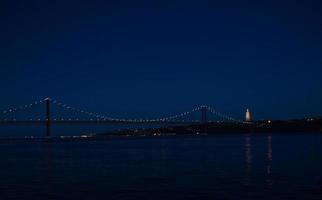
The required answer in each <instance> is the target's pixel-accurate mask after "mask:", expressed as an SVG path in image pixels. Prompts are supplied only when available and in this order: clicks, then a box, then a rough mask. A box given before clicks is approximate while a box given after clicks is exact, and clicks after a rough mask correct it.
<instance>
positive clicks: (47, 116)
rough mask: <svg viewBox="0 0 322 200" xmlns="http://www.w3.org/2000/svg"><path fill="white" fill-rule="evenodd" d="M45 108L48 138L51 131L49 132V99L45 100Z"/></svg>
mask: <svg viewBox="0 0 322 200" xmlns="http://www.w3.org/2000/svg"><path fill="white" fill-rule="evenodd" d="M45 106H46V137H47V138H50V136H51V132H50V131H51V130H50V125H51V123H50V98H48V97H47V98H46V99H45Z"/></svg>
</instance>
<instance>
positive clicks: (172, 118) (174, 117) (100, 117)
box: [0, 98, 243, 123]
mask: <svg viewBox="0 0 322 200" xmlns="http://www.w3.org/2000/svg"><path fill="white" fill-rule="evenodd" d="M47 100H49V101H50V102H51V103H53V104H55V105H57V106H58V107H61V108H64V109H67V110H70V111H74V112H78V113H82V114H85V115H87V116H89V117H91V119H90V120H93V119H92V118H95V119H96V120H102V121H115V122H176V120H177V119H179V118H182V117H185V116H187V115H190V114H192V113H194V112H198V111H200V110H201V109H203V108H206V109H207V110H208V111H210V113H212V114H214V115H216V116H218V117H220V118H222V119H226V120H229V121H234V122H239V123H242V122H243V121H242V120H238V119H235V118H233V117H230V116H228V115H225V114H222V113H220V112H217V111H216V110H215V109H213V108H211V107H209V106H206V105H202V106H198V107H195V108H193V109H192V110H190V111H187V112H182V113H179V114H176V115H171V116H167V117H162V118H155V119H120V118H112V117H107V116H104V115H101V114H97V113H94V112H88V111H86V110H82V109H78V108H75V107H73V106H70V105H68V104H64V103H62V102H59V101H57V100H53V99H49V98H46V99H44V100H39V101H35V102H33V103H31V104H25V105H23V106H18V107H14V108H9V109H6V110H2V111H0V115H1V114H2V115H6V114H10V113H14V112H17V111H20V110H26V109H29V108H31V107H34V106H36V105H38V104H42V103H44V102H45V101H47ZM38 120H40V119H38ZM54 120H56V119H54ZM62 120H63V119H62ZM69 120H71V119H69ZM76 120H78V119H76ZM177 121H178V122H179V121H180V122H184V120H177ZM192 121H193V122H199V120H192Z"/></svg>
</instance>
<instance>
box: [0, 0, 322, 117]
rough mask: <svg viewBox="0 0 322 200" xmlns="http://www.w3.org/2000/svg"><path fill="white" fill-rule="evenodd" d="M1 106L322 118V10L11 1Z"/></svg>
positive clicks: (1, 61) (265, 4) (1, 60)
mask: <svg viewBox="0 0 322 200" xmlns="http://www.w3.org/2000/svg"><path fill="white" fill-rule="evenodd" d="M0 20H1V21H0V23H1V32H0V42H1V45H0V53H1V54H0V55H1V56H0V90H1V93H0V109H3V108H6V107H8V106H11V105H20V104H24V103H29V102H32V101H34V100H36V99H41V98H44V97H46V96H51V97H53V98H55V99H59V100H61V101H63V102H66V103H68V104H71V105H74V106H75V107H79V108H84V109H85V108H86V109H87V110H91V111H95V112H98V113H104V114H106V115H117V116H124V117H127V116H129V117H130V116H159V115H167V114H171V113H175V112H179V111H184V110H189V109H190V108H192V107H194V106H195V105H199V104H208V105H211V106H213V107H216V108H217V110H219V111H221V112H224V113H229V114H230V115H232V116H234V117H243V116H244V111H245V109H246V108H247V107H249V108H250V109H251V111H252V113H253V114H254V115H255V117H256V118H295V117H304V116H310V115H322V105H321V102H322V78H321V77H322V37H321V36H322V3H321V1H319V0H316V1H309V0H303V1H296V2H295V1H293V0H292V1H280V0H279V1H271V0H270V1H229V0H225V1H201V0H199V1H174V0H172V1H165V0H163V1H93V0H91V1H82V0H78V1H76V0H75V1H67V0H64V1H43V0H39V1H35V0H28V1H9V0H7V1H1V3H0Z"/></svg>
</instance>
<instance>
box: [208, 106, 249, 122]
mask: <svg viewBox="0 0 322 200" xmlns="http://www.w3.org/2000/svg"><path fill="white" fill-rule="evenodd" d="M207 109H208V110H209V111H210V112H211V113H212V114H214V115H217V116H218V117H221V118H223V119H227V120H229V121H234V122H239V123H243V121H242V120H239V119H235V118H233V117H230V116H228V115H225V114H222V113H220V112H217V111H216V110H215V109H213V108H211V107H208V106H207Z"/></svg>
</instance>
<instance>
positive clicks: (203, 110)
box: [200, 106, 208, 133]
mask: <svg viewBox="0 0 322 200" xmlns="http://www.w3.org/2000/svg"><path fill="white" fill-rule="evenodd" d="M207 110H208V107H207V106H201V120H200V123H201V127H202V130H203V132H204V133H206V132H207Z"/></svg>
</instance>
